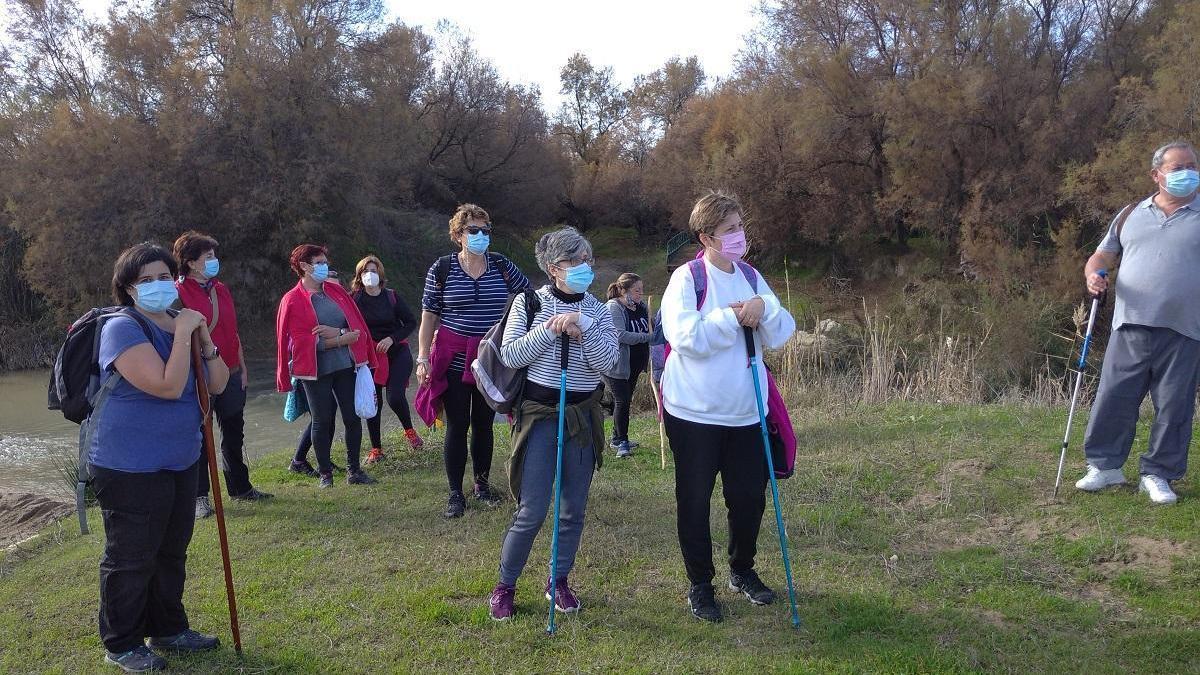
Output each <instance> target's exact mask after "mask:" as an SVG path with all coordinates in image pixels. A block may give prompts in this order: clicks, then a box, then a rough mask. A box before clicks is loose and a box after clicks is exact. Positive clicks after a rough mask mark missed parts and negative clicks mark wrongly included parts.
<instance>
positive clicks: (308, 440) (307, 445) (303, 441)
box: [293, 415, 337, 462]
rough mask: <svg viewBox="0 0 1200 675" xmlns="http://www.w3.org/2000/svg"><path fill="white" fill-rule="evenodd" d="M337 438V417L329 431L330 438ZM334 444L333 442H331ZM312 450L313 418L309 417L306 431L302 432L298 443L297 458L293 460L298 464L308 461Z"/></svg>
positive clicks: (305, 426) (305, 427)
mask: <svg viewBox="0 0 1200 675" xmlns="http://www.w3.org/2000/svg"><path fill="white" fill-rule="evenodd" d="M335 436H337V416H336V415H335V416H334V419H333V427H332V428H331V429H330V430H329V437H330V438H334V437H335ZM330 443H332V441H330ZM309 450H312V416H311V415H309V418H308V424H305V425H304V431H301V432H300V440H299V441H298V442H297V443H296V456H295V457H294V458H293V459H295V460H296V461H297V462H303V461H307V460H308V451H309Z"/></svg>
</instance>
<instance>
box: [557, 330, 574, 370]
mask: <svg viewBox="0 0 1200 675" xmlns="http://www.w3.org/2000/svg"><path fill="white" fill-rule="evenodd" d="M570 349H571V336H570V335H567V333H566V331H563V334H562V349H560V350H559V351H560V352H561V354H559V358H560V359H561V360H562V369H563V370H566V369H567V353H568V352H569V351H570Z"/></svg>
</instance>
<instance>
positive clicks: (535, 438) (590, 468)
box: [488, 227, 619, 621]
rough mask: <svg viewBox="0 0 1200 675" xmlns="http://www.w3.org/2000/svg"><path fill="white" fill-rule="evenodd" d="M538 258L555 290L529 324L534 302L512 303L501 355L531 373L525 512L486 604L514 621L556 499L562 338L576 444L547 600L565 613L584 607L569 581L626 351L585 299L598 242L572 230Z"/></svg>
mask: <svg viewBox="0 0 1200 675" xmlns="http://www.w3.org/2000/svg"><path fill="white" fill-rule="evenodd" d="M534 251H535V253H536V255H537V261H538V264H539V265H540V266H541V267H542V269H543V270H544V271H545V272H546V275H547V276H549V277H550V280H551V283H550V284H547V285H545V286H543V287H542V288H540V289H538V290H537V292H536V297H537V300H538V307H537V308H535V309H534V311H533V315H532V316H531V317H530V316H529V311H530V309H531V308H530V307H527V306H526V296H524V295H522V296H521V297H519V298H517V299H516V300H514V301H513V307H512V314H511V315H510V316H509V318H508V322H507V323H505V329H504V340H503V346H502V348H501V350H500V358H501V359H502V360H503V361H504V365H506V366H508V367H510V368H525V369H526V371H525V388H524V391H523V393H522V397H521V401H520V402H519V403H518V405H517V408H516V410H515V411H514V412H513V427H512V443H511V445H512V448H513V456H512V459H511V461H510V462H509V487H510V489H511V490H512V492H513V495H514V496H515V497H516V498H517V512H516V513H515V514H514V515H513V520H512V525H511V526H509V528H508V532H507V533H506V534H505V535H504V539H503V543H502V544H501V547H500V574H499V579H498V583H497V584H496V587H495V588H494V589H493V590H492V595H491V597H490V599H489V601H488V611H489V613H490V615H491V617H492V619H494V620H496V621H506V620H508V619H510V618H512V616H513V613H514V611H515V604H514V598H515V595H516V585H517V578H518V577H520V575H521V572H522V571H523V570H524V569H525V563H526V561H527V560H528V558H529V552H530V550H532V548H533V542H534V539H535V538H536V537H537V535H538V532H539V531H540V530H541V527H542V523H543V522H544V521H545V520H546V513H547V511H548V510H549V508H550V502H551V499H552V498H553V496H554V475H555V467H556V464H557V461H556V460H557V458H558V452H557V450H558V440H559V439H558V416H559V410H558V403H559V395H560V391H559V387H560V385H561V384H562V380H561V379H560V378H561V374H562V349H563V340H562V336H563V335H566V336H568V337H569V338H570V340H569V345H568V346H567V350H568V352H567V379H566V389H567V391H566V392H565V400H566V409H565V410H564V411H562V414H563V415H564V416H565V417H564V419H567V420H571V422H570V423H569V424H568V426H567V427H565V428H566V429H567V431H566V432H565V433H567V434H568V436H569V437H567V438H563V439H562V444H563V446H562V447H563V453H562V473H561V474H560V476H559V482H560V484H561V486H562V495H561V496H562V509H561V512H560V513H561V515H560V518H559V535H558V561H557V566H556V567H557V569H556V571H557V578H555V579H547V580H546V586H545V594H546V597H547V598H549V597H550V596H551V595H553V597H554V602H555V606H556V607H557V608H558V611H560V612H576V611H578V610H579V608H580V602H579V599H578V598H577V597H576V596H575V591H574V589H572V588H571V586H570V585H569V584H568V583H567V578H568V576H569V575H570V573H571V569H572V568H573V567H574V565H575V553H576V551H577V550H578V548H579V541H580V538H581V537H582V535H583V520H584V512H585V511H586V509H587V500H588V493H589V491H590V490H591V484H592V474H593V473H594V471H595V469H596V468H598V467H599V466H600V464H601V463H602V459H603V455H604V416H603V414H602V413H601V409H600V376H601V374H603V373H606V372H609V371H610V370H612V367H613V365H614V364H616V362H617V357H618V353H619V349H618V346H617V330H616V327H615V326H613V322H612V319H611V317H610V315H609V311H608V309H607V308H606V307H605V306H604V305H603V304H601V303H600V301H599V300H597V299H596V298H595V297H594V296H592V295H591V294H590V293H588V292H587V290H588V287H589V286H591V284H592V281H593V279H594V278H595V274H594V273H593V272H592V264H593V260H592V245H591V244H590V243H588V241H587V240H586V239H584V238H583V236H582V235H580V234H579V232H577V231H576V230H575V228H573V227H566V228H563V229H561V230H558V231H556V232H551V233H549V234H546V235H544V236H543V237H542V238H541V239H540V240H539V241H538V244H537V247H536V248H535V249H534ZM530 304H532V303H530ZM552 583H553V584H554V592H553V593H551V584H552Z"/></svg>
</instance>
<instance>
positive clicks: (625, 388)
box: [604, 366, 645, 443]
mask: <svg viewBox="0 0 1200 675" xmlns="http://www.w3.org/2000/svg"><path fill="white" fill-rule="evenodd" d="M644 369H645V367H644V366H643V367H641V368H635V369H632V370H630V371H629V377H627V378H625V379H620V380H616V379H613V378H610V377H606V378H604V385H605V386H606V387H607V388H608V390H609V391H611V392H612V399H613V414H612V415H613V432H612V442H613V443H620V442H621V441H628V440H629V408H630V406H631V405H632V404H633V392H634V390H636V389H637V381H638V378H639V377H641V376H642V371H643V370H644Z"/></svg>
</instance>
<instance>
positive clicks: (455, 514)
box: [442, 492, 467, 518]
mask: <svg viewBox="0 0 1200 675" xmlns="http://www.w3.org/2000/svg"><path fill="white" fill-rule="evenodd" d="M466 510H467V498H466V497H464V496H463V493H462V492H451V493H450V497H449V498H447V499H446V512H445V513H443V514H442V516H443V517H446V518H462V515H463V513H464V512H465V511H466Z"/></svg>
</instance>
